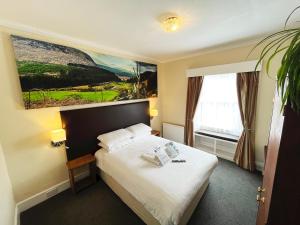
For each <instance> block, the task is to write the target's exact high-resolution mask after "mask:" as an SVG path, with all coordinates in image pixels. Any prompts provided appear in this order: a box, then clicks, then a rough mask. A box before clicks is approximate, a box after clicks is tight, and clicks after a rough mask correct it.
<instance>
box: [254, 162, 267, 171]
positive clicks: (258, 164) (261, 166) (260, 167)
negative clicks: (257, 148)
mask: <svg viewBox="0 0 300 225" xmlns="http://www.w3.org/2000/svg"><path fill="white" fill-rule="evenodd" d="M255 166H256V169H257V170H258V171H260V172H262V173H263V172H264V166H265V164H264V162H261V161H256V162H255Z"/></svg>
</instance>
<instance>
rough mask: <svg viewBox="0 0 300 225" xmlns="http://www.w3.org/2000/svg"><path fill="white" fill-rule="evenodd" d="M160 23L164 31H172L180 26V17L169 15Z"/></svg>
mask: <svg viewBox="0 0 300 225" xmlns="http://www.w3.org/2000/svg"><path fill="white" fill-rule="evenodd" d="M162 25H163V28H164V30H165V31H166V32H174V31H177V30H178V28H179V27H180V19H179V18H178V17H177V16H171V17H168V18H166V19H165V20H163V22H162Z"/></svg>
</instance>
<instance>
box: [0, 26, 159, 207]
mask: <svg viewBox="0 0 300 225" xmlns="http://www.w3.org/2000/svg"><path fill="white" fill-rule="evenodd" d="M10 32H11V31H9V30H8V31H7V30H2V32H1V27H0V96H1V101H0V113H1V116H0V127H1V129H0V139H1V140H2V145H3V149H4V155H5V157H6V159H7V168H8V173H9V176H10V178H11V183H12V187H13V191H14V194H15V199H16V201H17V202H19V201H21V200H24V199H25V198H27V197H30V196H32V195H34V194H36V193H38V192H41V191H43V190H45V189H48V188H49V187H51V186H53V185H56V184H58V183H60V182H62V181H64V180H66V179H67V178H68V176H67V170H66V166H65V162H66V156H65V152H64V149H62V148H53V147H51V145H50V131H51V130H53V129H57V128H60V127H61V121H60V115H59V108H55V107H54V108H44V109H37V110H34V109H32V110H25V109H24V106H23V101H22V98H21V88H20V83H19V79H18V74H17V69H16V63H15V58H14V53H13V48H12V43H11V41H10V37H9V33H10ZM14 34H19V35H23V34H22V33H18V32H14ZM23 36H27V37H31V38H37V39H40V40H45V41H51V42H55V43H58V44H64V45H67V46H73V47H77V48H82V49H89V50H94V51H100V50H97V49H90V48H88V47H86V46H78V45H71V43H70V42H67V41H61V40H54V39H49V38H45V37H40V36H37V35H30V36H28V34H27V35H25V34H24V35H23ZM136 60H143V59H136ZM158 70H160V69H158ZM158 79H159V80H160V78H158ZM159 88H160V85H159ZM159 96H160V93H159ZM150 107H155V108H158V109H159V111H160V108H159V107H160V102H159V99H158V98H156V99H150ZM151 122H152V125H153V127H154V128H160V117H159V116H158V117H156V118H155V119H153V120H152V121H151Z"/></svg>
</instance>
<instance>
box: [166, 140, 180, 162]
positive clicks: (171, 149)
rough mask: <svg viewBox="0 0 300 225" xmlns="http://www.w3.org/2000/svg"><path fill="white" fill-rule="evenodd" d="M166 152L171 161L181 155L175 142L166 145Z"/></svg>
mask: <svg viewBox="0 0 300 225" xmlns="http://www.w3.org/2000/svg"><path fill="white" fill-rule="evenodd" d="M165 151H166V153H167V155H168V156H169V157H170V158H171V159H174V158H175V157H177V156H178V155H179V150H178V148H176V146H175V145H174V143H173V142H169V143H167V144H165Z"/></svg>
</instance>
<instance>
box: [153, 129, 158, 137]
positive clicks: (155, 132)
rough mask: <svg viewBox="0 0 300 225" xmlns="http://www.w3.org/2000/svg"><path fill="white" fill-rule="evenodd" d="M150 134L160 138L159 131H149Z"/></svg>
mask: <svg viewBox="0 0 300 225" xmlns="http://www.w3.org/2000/svg"><path fill="white" fill-rule="evenodd" d="M151 134H152V135H154V136H157V137H160V131H158V130H151Z"/></svg>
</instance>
